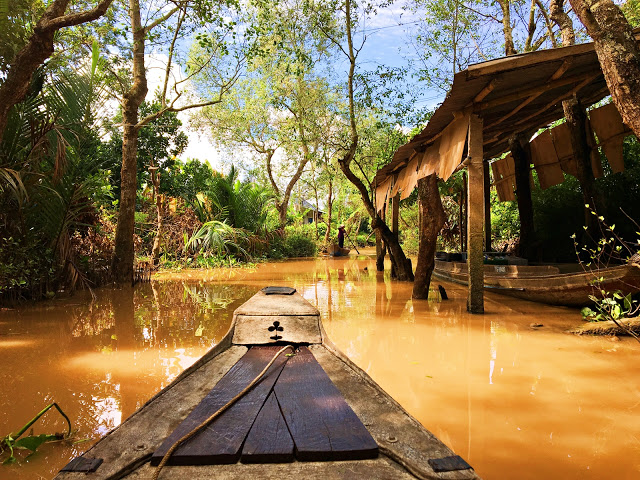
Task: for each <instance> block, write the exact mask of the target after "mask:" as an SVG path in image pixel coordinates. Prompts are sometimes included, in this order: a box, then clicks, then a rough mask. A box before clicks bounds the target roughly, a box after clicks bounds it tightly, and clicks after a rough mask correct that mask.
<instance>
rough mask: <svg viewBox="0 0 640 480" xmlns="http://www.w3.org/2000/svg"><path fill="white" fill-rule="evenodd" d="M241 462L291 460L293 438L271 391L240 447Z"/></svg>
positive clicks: (279, 461)
mask: <svg viewBox="0 0 640 480" xmlns="http://www.w3.org/2000/svg"><path fill="white" fill-rule="evenodd" d="M240 460H241V461H242V463H281V462H292V461H293V439H292V438H291V434H290V433H289V429H288V428H287V424H286V422H285V421H284V418H283V417H282V413H281V412H280V406H279V405H278V401H277V400H276V396H275V394H274V393H273V391H272V392H271V394H270V395H269V398H267V401H266V402H265V404H264V406H263V407H262V410H260V413H259V414H258V416H257V417H256V421H255V422H254V424H253V426H252V427H251V430H250V431H249V435H247V439H246V440H245V442H244V446H243V447H242V456H241V457H240Z"/></svg>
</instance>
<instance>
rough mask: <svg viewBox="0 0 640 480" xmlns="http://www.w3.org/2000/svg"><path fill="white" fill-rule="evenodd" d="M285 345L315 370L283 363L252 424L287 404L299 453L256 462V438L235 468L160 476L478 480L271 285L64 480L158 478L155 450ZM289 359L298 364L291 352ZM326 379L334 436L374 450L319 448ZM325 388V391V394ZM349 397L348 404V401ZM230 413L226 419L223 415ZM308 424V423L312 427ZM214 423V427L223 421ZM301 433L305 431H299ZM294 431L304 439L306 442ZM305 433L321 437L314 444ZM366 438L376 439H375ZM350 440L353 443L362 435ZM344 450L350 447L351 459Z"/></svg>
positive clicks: (309, 312)
mask: <svg viewBox="0 0 640 480" xmlns="http://www.w3.org/2000/svg"><path fill="white" fill-rule="evenodd" d="M273 337H276V338H273ZM284 344H293V345H295V346H296V347H297V348H299V350H300V352H301V353H298V355H297V356H296V357H293V360H294V361H295V362H297V363H301V364H303V367H304V368H306V370H303V369H298V367H296V368H292V367H291V366H289V367H288V366H283V365H279V366H278V367H277V368H281V370H280V373H279V377H278V378H277V379H275V380H273V385H275V387H273V386H269V385H268V384H267V383H268V382H267V379H265V383H264V385H263V384H262V383H261V384H260V385H262V386H261V387H260V388H262V389H263V390H265V389H266V390H267V393H265V394H264V395H265V398H266V400H262V401H261V402H262V403H260V406H261V408H258V409H257V410H259V411H260V414H258V412H256V413H255V414H254V413H253V411H252V413H251V414H252V415H257V418H256V419H255V422H253V421H252V422H251V426H250V430H251V429H253V426H254V425H258V424H259V423H260V422H261V421H263V420H264V418H261V415H262V416H263V417H264V416H265V415H267V414H266V413H264V412H263V410H265V409H266V410H265V411H268V410H269V409H271V410H272V411H273V410H274V409H275V406H276V405H279V408H278V409H277V410H278V413H280V412H282V415H283V417H284V419H285V423H287V427H288V429H287V430H288V432H289V433H291V435H292V437H294V441H296V455H295V457H296V458H289V457H288V456H286V455H285V457H283V459H282V461H286V462H290V463H269V464H262V463H252V460H254V461H259V462H264V461H270V460H269V459H266V460H265V457H260V455H261V454H260V452H258V455H257V456H254V458H253V459H251V458H248V457H249V456H250V454H255V453H256V451H255V449H254V450H251V449H252V448H254V447H255V445H258V444H260V443H261V442H260V441H257V443H256V439H255V438H251V434H249V436H246V435H245V437H243V440H242V441H241V442H240V448H241V450H240V452H241V453H240V455H243V454H244V453H247V458H244V459H241V460H240V462H238V461H237V460H235V459H233V458H231V457H229V459H228V462H227V463H226V464H225V462H219V463H223V464H217V465H173V466H172V465H168V466H166V467H165V468H164V470H163V471H162V473H161V475H160V478H161V479H164V478H181V479H186V478H194V479H199V478H219V479H243V480H246V479H247V478H251V479H278V480H280V479H281V478H282V477H283V476H292V475H295V476H300V477H301V478H312V479H322V480H325V479H353V478H368V479H369V478H378V479H389V480H393V479H410V478H422V479H426V478H428V479H445V478H446V479H475V478H479V477H478V476H477V474H476V473H475V472H474V470H473V469H472V468H471V467H470V466H469V465H468V464H467V463H466V462H464V460H462V459H461V458H460V457H458V456H457V455H455V454H454V453H453V452H452V451H451V450H450V449H449V448H448V447H447V446H446V445H444V444H443V443H442V442H441V441H440V440H438V439H437V438H436V437H435V436H434V435H433V434H431V433H430V432H429V431H427V430H426V429H425V428H424V427H423V426H422V425H421V424H420V423H419V422H418V421H417V420H415V419H414V418H413V417H411V416H410V415H409V414H408V413H407V412H406V411H405V410H404V409H403V408H402V407H401V406H400V405H399V404H398V403H397V402H396V401H395V400H394V399H393V398H391V397H390V396H389V395H388V394H387V393H386V392H384V391H383V390H382V389H381V388H380V386H379V385H377V384H376V383H375V382H374V381H373V380H372V379H371V378H370V377H369V376H368V375H367V374H366V373H365V372H364V371H362V370H361V369H360V368H358V367H357V366H356V365H355V364H353V362H351V361H350V360H349V359H348V358H347V357H346V356H345V355H344V354H342V352H340V351H339V350H338V349H337V348H336V347H335V346H334V345H333V344H332V343H331V342H330V341H329V339H328V338H327V335H326V333H325V331H324V329H323V327H322V322H321V320H320V313H319V311H318V310H317V309H316V308H315V307H313V306H312V305H311V304H309V303H308V302H307V301H306V300H304V298H302V296H301V295H300V294H298V293H297V292H296V293H292V294H290V295H282V294H276V295H269V294H267V293H266V292H264V291H261V292H258V293H257V294H256V295H254V296H253V297H252V298H251V299H249V300H248V301H247V302H246V303H245V304H243V305H242V306H241V307H239V308H238V309H237V310H236V311H235V312H234V317H233V321H232V324H231V327H230V329H229V331H228V333H227V334H226V335H225V337H224V338H223V339H222V341H221V342H220V343H219V344H218V345H216V346H215V347H214V348H213V349H211V350H210V351H209V352H207V354H205V355H204V356H203V357H202V358H201V359H200V360H199V361H198V362H196V363H195V364H194V365H192V366H191V367H190V368H188V369H187V370H185V371H184V372H183V373H182V374H181V375H180V376H179V377H178V378H177V379H176V380H174V381H173V382H172V383H171V384H170V385H168V386H167V387H166V388H165V389H163V390H162V391H160V392H159V393H158V394H157V395H156V396H154V397H153V398H152V399H151V400H149V401H148V402H147V403H146V404H145V405H144V406H143V407H142V408H140V409H139V410H137V411H136V412H135V413H134V414H133V415H132V416H131V417H129V418H128V419H127V420H126V421H125V422H123V423H122V424H121V425H120V426H119V427H117V428H116V429H114V430H112V431H111V432H110V433H109V434H107V436H105V437H104V438H102V439H101V440H99V441H98V442H97V443H96V444H95V445H94V446H93V447H91V449H89V450H88V451H87V452H85V454H84V455H83V456H82V457H81V458H83V460H84V462H82V463H83V464H84V465H89V464H90V462H91V459H96V460H98V459H101V460H102V464H101V465H99V466H98V467H97V469H96V470H95V471H93V472H89V473H80V471H62V472H60V473H59V474H58V476H57V477H56V478H58V479H60V480H68V479H75V478H83V479H116V478H117V479H119V478H130V479H143V478H144V479H146V478H149V479H150V478H152V475H153V472H154V469H155V467H154V466H153V465H152V463H158V461H157V460H156V461H153V460H152V459H153V456H154V452H159V453H157V454H155V457H156V458H157V457H158V455H159V454H161V453H162V449H161V446H162V445H163V444H166V443H167V440H166V439H167V438H168V437H170V436H171V435H172V434H173V433H174V432H176V430H177V429H178V428H179V427H180V426H181V425H184V424H185V421H186V419H187V418H189V416H192V415H194V412H196V410H197V409H198V408H199V407H200V405H202V403H203V402H204V400H205V399H207V398H208V396H209V397H210V396H211V394H212V393H213V392H215V391H216V388H218V390H220V388H219V387H220V386H221V385H222V386H224V384H225V382H226V383H229V379H230V378H231V376H233V375H234V373H233V372H234V371H236V373H237V371H238V370H239V367H238V365H239V364H241V363H242V362H243V361H247V359H248V357H247V355H248V354H249V352H251V351H253V352H254V353H253V355H254V356H255V355H260V352H261V351H267V350H268V349H271V350H273V349H276V350H277V349H278V348H281V347H282V345H284ZM271 355H272V354H271ZM243 358H244V360H243ZM287 361H292V358H289V359H288V360H287ZM283 363H284V362H283ZM263 365H264V364H263ZM274 366H275V365H274ZM272 368H273V367H272ZM234 369H235V370H234ZM287 369H288V370H287ZM286 372H289V373H286ZM287 375H288V376H287ZM323 376H324V377H326V379H327V380H328V381H329V383H331V385H332V388H334V389H335V392H334V393H332V394H328V395H326V398H325V399H324V400H323V402H324V403H326V402H329V403H330V405H331V406H332V408H334V407H335V408H337V409H338V410H340V409H342V410H340V415H339V418H340V419H341V420H340V422H342V424H344V425H345V426H346V428H344V429H343V430H342V431H339V430H340V429H339V426H335V427H327V428H334V433H335V432H338V433H337V434H336V435H343V436H348V434H349V433H350V432H356V436H357V437H358V442H360V443H361V444H363V445H364V446H365V447H364V448H362V449H361V450H360V453H357V454H356V456H355V457H354V456H349V455H350V453H349V452H351V450H350V447H349V448H345V447H344V446H342V447H341V446H339V445H338V443H339V442H338V441H337V440H336V441H335V442H334V443H333V444H332V445H329V448H330V449H331V451H332V452H333V453H329V454H327V450H326V445H325V446H324V447H322V448H324V450H322V449H320V450H319V449H318V448H317V445H318V444H320V443H322V440H321V439H320V440H317V439H314V438H315V434H314V433H313V432H314V430H313V428H310V427H309V425H311V423H312V422H311V420H310V419H309V416H308V415H307V414H306V412H308V410H309V408H311V407H309V405H310V404H309V402H313V401H314V400H313V398H312V397H311V396H310V395H311V394H313V391H320V390H322V388H325V387H327V386H326V385H325V386H324V387H322V388H320V386H317V388H313V385H315V384H318V385H319V383H321V382H322V381H324V380H322V379H323V378H324V377H323ZM306 377H309V378H311V381H312V386H311V387H309V386H308V387H305V388H296V387H295V385H297V382H299V381H301V378H306ZM280 382H282V383H280ZM291 386H294V387H293V388H291ZM267 387H268V388H267ZM256 388H259V387H256ZM327 388H329V387H327ZM287 389H289V390H287ZM322 391H323V392H325V394H326V390H322ZM263 393H264V392H263ZM272 394H275V396H272ZM337 397H340V398H339V399H338V398H337ZM249 400H250V399H249ZM341 401H342V402H344V405H343V406H341V407H340V406H339V405H342V404H341V403H340V402H341ZM274 402H278V403H277V404H274ZM323 402H321V403H323ZM334 402H337V403H334ZM245 403H246V405H244V407H243V408H245V410H243V411H248V410H250V409H251V408H250V406H249V407H247V405H248V404H249V403H250V401H247V402H245ZM300 405H302V407H300ZM345 406H346V407H347V408H348V410H349V411H351V412H352V413H353V417H351V416H350V415H351V414H349V413H348V412H347V413H345V412H346V410H345V409H344V407H345ZM247 408H248V410H247ZM254 410H256V409H254ZM267 413H268V412H267ZM222 419H223V417H222V416H221V417H220V420H222ZM345 419H346V420H345ZM307 420H309V422H310V423H309V425H306V422H307ZM357 424H360V425H362V428H363V430H364V431H362V430H358V428H359V427H357ZM280 427H281V426H280ZM211 428H212V429H215V422H214V423H213V424H212V425H211ZM314 428H315V427H314ZM296 429H297V430H299V431H295V430H296ZM207 430H209V427H208V428H207ZM276 430H278V429H277V428H276ZM280 431H282V428H280ZM357 432H359V433H357ZM272 433H273V432H272ZM334 433H332V435H333V434H334ZM227 434H229V435H230V433H229V432H228V431H227V430H224V431H219V433H218V434H215V432H214V436H215V435H222V436H226V435H227ZM295 435H298V440H296V437H295ZM301 435H302V436H301ZM306 436H309V437H314V438H312V439H311V440H310V441H307V440H308V439H306ZM321 436H322V435H321ZM366 437H369V438H370V439H372V440H371V442H370V443H368V444H367V438H366ZM225 438H226V437H225ZM345 438H346V437H345ZM341 441H342V440H341ZM344 441H346V442H347V443H349V442H352V441H353V439H347V440H344ZM330 443H331V442H330ZM262 444H263V445H264V442H262ZM244 447H247V448H245V449H244V450H246V452H244V451H243V450H242V449H243V448H244ZM376 447H377V452H376V455H374V454H373V450H374V449H376ZM159 449H160V450H159ZM305 449H306V450H305ZM179 450H180V449H178V451H179ZM345 451H346V452H347V453H349V455H347V456H346V457H345V456H344V452H345ZM304 452H309V453H304ZM378 452H379V455H378V454H377V453H378ZM354 458H360V459H354ZM271 460H273V459H271ZM176 463H189V462H180V461H178V462H176ZM205 463H206V462H205ZM80 475H82V477H80Z"/></svg>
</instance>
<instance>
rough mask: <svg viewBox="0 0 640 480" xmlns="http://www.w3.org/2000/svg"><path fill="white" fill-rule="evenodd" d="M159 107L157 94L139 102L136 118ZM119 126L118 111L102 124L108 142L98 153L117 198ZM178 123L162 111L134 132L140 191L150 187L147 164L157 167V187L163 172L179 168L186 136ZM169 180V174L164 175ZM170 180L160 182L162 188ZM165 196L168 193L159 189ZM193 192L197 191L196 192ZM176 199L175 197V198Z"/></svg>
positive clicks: (185, 146)
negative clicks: (106, 133)
mask: <svg viewBox="0 0 640 480" xmlns="http://www.w3.org/2000/svg"><path fill="white" fill-rule="evenodd" d="M162 108H163V107H162V104H161V101H160V98H159V92H158V95H156V98H155V99H154V100H153V101H152V102H143V103H142V105H141V106H140V111H139V112H140V116H141V118H144V117H145V116H147V115H151V114H154V113H156V112H159V111H160V110H162ZM121 123H122V112H121V111H119V112H118V113H117V114H116V116H115V117H114V118H113V120H112V121H109V122H107V123H106V125H105V129H106V130H107V132H108V133H109V135H110V138H109V141H108V142H106V143H105V144H104V145H101V148H100V150H99V154H100V158H101V162H102V165H103V166H104V167H105V168H107V169H109V171H110V172H111V175H110V182H111V185H112V186H113V190H114V192H115V193H116V195H118V196H119V195H120V170H121V168H122V132H121V129H120V128H119V127H117V125H119V124H121ZM181 127H182V122H181V121H180V120H179V119H178V114H177V113H176V112H165V113H164V114H163V115H162V116H161V117H159V118H156V119H154V120H152V121H150V122H149V123H148V124H146V125H145V126H143V127H142V128H141V129H140V131H139V133H138V157H137V161H138V163H137V185H138V188H142V187H143V186H144V185H145V184H150V183H151V181H150V174H149V170H148V168H149V167H150V166H151V165H155V166H157V167H158V169H159V171H160V182H161V183H160V185H161V188H162V186H163V177H164V176H165V175H164V172H167V171H169V172H171V171H172V170H173V169H179V168H180V167H179V164H180V162H179V160H178V159H177V158H176V157H177V156H179V155H181V154H182V153H183V152H184V150H185V149H186V148H187V145H188V143H189V141H188V138H187V135H186V134H185V133H184V132H183V131H182V130H181ZM168 177H169V178H171V175H168ZM169 182H170V180H169V179H166V180H164V186H165V188H166V187H167V183H169ZM163 191H164V192H166V193H169V191H168V190H163ZM196 193H197V192H196ZM176 196H177V195H176Z"/></svg>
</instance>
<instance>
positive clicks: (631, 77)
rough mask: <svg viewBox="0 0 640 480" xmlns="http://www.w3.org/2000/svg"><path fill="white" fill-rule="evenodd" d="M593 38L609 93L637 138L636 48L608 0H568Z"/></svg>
mask: <svg viewBox="0 0 640 480" xmlns="http://www.w3.org/2000/svg"><path fill="white" fill-rule="evenodd" d="M569 1H570V3H571V6H572V7H573V10H574V11H575V13H576V15H577V16H578V18H579V19H580V21H581V22H582V23H583V25H584V26H585V27H586V29H587V33H588V34H589V36H590V37H591V38H592V39H593V42H594V45H595V50H596V53H597V54H598V60H599V61H600V66H601V68H602V72H603V73H604V78H605V80H606V81H607V86H608V87H609V92H611V97H612V98H613V103H615V105H616V107H617V108H618V111H619V112H620V115H621V116H622V120H623V121H624V123H626V124H627V125H628V126H629V128H631V130H633V133H635V135H636V136H637V137H639V138H640V48H639V47H638V43H637V42H636V40H635V38H634V35H633V29H632V28H631V25H629V22H628V21H627V19H626V18H625V16H624V14H623V13H622V11H621V10H620V8H619V7H618V6H617V5H615V4H614V3H613V1H612V0H569Z"/></svg>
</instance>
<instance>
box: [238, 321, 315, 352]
mask: <svg viewBox="0 0 640 480" xmlns="http://www.w3.org/2000/svg"><path fill="white" fill-rule="evenodd" d="M276 321H277V322H278V323H279V327H280V328H281V329H282V330H278V336H280V337H282V338H279V339H278V341H280V342H286V343H321V342H322V335H321V333H320V317H319V316H315V315H279V316H277V315H238V316H236V323H235V328H234V331H233V343H234V344H235V345H264V344H270V343H274V342H275V340H274V339H273V338H271V337H272V336H274V334H275V331H269V327H271V326H272V325H273V323H274V322H276Z"/></svg>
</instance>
